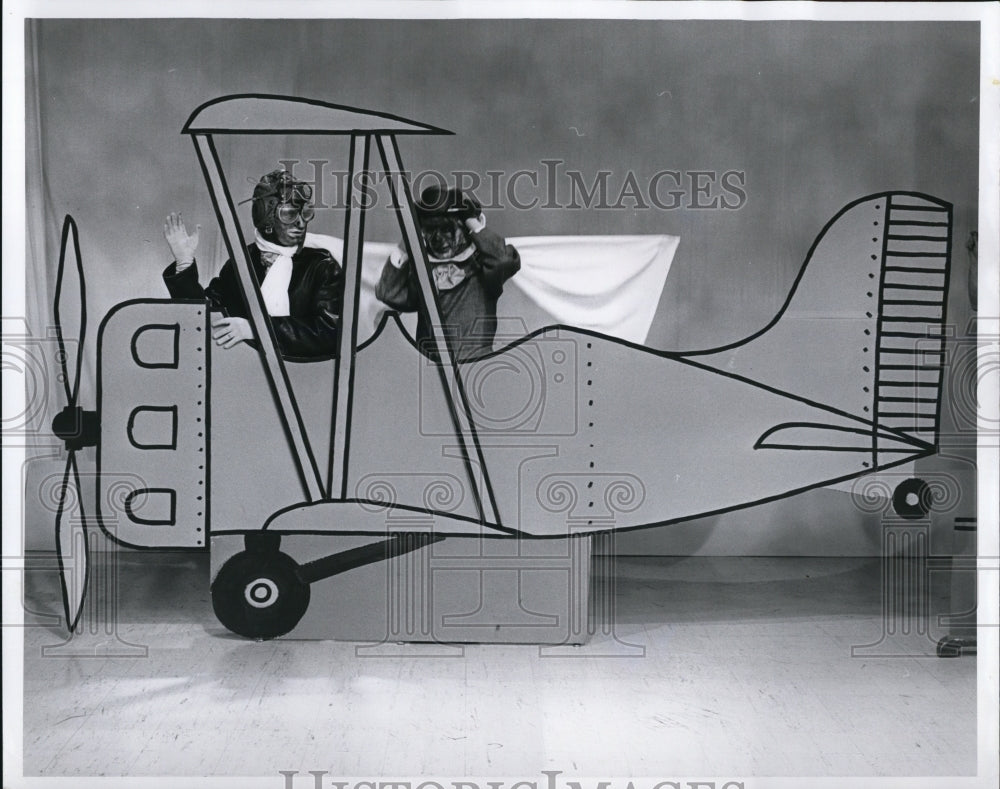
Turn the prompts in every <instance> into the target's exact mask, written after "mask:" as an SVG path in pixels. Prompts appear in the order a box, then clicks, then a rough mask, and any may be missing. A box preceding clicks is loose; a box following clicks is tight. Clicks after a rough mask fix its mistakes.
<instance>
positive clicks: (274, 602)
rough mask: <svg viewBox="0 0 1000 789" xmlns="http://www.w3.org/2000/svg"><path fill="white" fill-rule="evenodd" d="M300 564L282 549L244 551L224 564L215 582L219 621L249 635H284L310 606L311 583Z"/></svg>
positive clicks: (238, 632)
mask: <svg viewBox="0 0 1000 789" xmlns="http://www.w3.org/2000/svg"><path fill="white" fill-rule="evenodd" d="M298 569H299V566H298V564H296V562H295V560H294V559H292V557H291V556H289V555H288V554H284V553H281V552H279V551H243V552H242V553H238V554H236V555H235V556H233V557H232V558H231V559H230V560H229V561H227V562H226V563H225V564H224V565H222V569H220V570H219V574H218V575H217V576H216V577H215V582H214V583H213V584H212V608H213V609H214V610H215V615H216V616H217V617H218V618H219V621H220V622H221V623H222V624H223V625H225V626H226V628H228V629H229V630H232V631H233V632H234V633H236V634H237V635H240V636H244V637H246V638H255V639H267V638H277V637H278V636H283V635H285V634H286V633H288V632H291V630H292V629H293V628H294V627H295V626H296V625H297V624H298V623H299V620H300V619H302V615H303V614H304V613H305V612H306V609H307V608H308V607H309V584H307V583H304V582H303V581H302V580H301V579H300V578H299V574H298Z"/></svg>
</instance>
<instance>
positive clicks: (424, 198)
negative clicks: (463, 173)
mask: <svg viewBox="0 0 1000 789" xmlns="http://www.w3.org/2000/svg"><path fill="white" fill-rule="evenodd" d="M414 207H415V208H416V212H417V220H418V222H419V224H420V234H421V236H422V237H423V242H424V248H425V249H426V251H427V258H428V260H427V263H428V266H429V269H430V274H431V281H432V282H433V284H434V289H435V291H436V292H437V297H438V306H439V308H440V312H441V321H442V323H443V324H444V326H443V329H444V331H445V333H446V334H447V335H448V337H449V340H450V344H451V347H452V349H453V351H454V353H455V358H456V360H458V361H462V360H465V359H470V358H473V357H476V356H480V355H482V354H484V353H489V352H490V351H491V350H493V338H494V337H495V335H496V330H497V301H498V300H499V298H500V295H501V294H502V293H503V285H504V283H505V282H506V281H507V280H508V279H510V278H511V277H512V276H514V275H515V274H516V273H517V272H518V270H519V269H520V268H521V258H520V256H519V255H518V253H517V250H516V249H514V247H512V246H511V245H510V244H508V243H506V241H505V240H504V239H503V237H502V236H500V235H499V234H498V233H496V232H495V231H493V230H491V229H488V228H487V227H486V217H485V216H484V215H483V211H482V205H481V204H480V203H479V201H478V200H476V199H475V197H473V196H472V195H466V194H464V193H463V192H462V191H461V190H459V189H457V188H451V189H442V188H441V187H440V186H429V187H427V188H426V189H424V191H423V192H422V193H421V195H420V199H419V200H418V201H417V202H416V204H415V206H414ZM375 295H376V296H377V297H378V299H379V300H380V301H382V302H383V303H384V304H386V305H388V306H389V307H391V308H392V309H395V310H399V311H400V312H414V311H419V319H418V321H417V343H418V345H419V346H420V347H421V349H423V350H424V352H425V353H428V354H429V355H431V356H432V357H433V356H434V355H435V352H434V350H433V348H434V343H433V337H432V335H431V330H430V327H429V326H428V322H427V317H426V315H425V311H424V310H423V309H421V303H422V302H421V298H420V285H419V284H418V281H417V275H416V271H415V270H414V268H413V264H412V262H411V261H410V259H409V257H408V256H407V255H406V253H405V252H403V251H402V250H399V251H397V252H396V253H395V254H393V255H391V256H390V257H389V260H387V261H386V263H385V265H384V266H383V268H382V274H381V276H380V277H379V282H378V285H377V287H376V290H375Z"/></svg>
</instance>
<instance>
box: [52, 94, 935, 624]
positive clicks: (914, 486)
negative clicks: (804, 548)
mask: <svg viewBox="0 0 1000 789" xmlns="http://www.w3.org/2000/svg"><path fill="white" fill-rule="evenodd" d="M183 131H184V133H185V134H187V135H189V136H190V137H191V139H192V141H193V143H194V146H195V150H196V152H197V155H198V159H199V161H200V163H201V166H202V169H203V172H204V175H205V179H206V182H207V184H208V188H209V190H210V192H211V196H212V200H213V204H214V206H215V210H216V214H217V217H218V221H219V224H220V226H221V228H222V230H223V234H224V237H225V242H226V246H227V248H228V251H229V254H230V256H231V258H232V259H233V260H234V261H235V263H236V268H237V271H238V272H239V276H240V279H241V284H242V286H243V290H244V293H245V294H246V295H247V301H248V304H249V308H250V312H251V317H252V321H251V322H252V325H253V329H254V332H255V336H256V345H257V348H254V347H252V346H249V345H245V344H244V345H240V346H238V347H236V348H234V349H231V350H227V351H223V350H218V349H215V348H213V347H212V342H211V340H210V337H209V334H210V316H209V312H208V306H207V304H206V303H203V302H188V301H177V300H160V299H145V300H136V301H129V302H125V303H123V304H119V305H118V306H116V307H115V308H113V309H112V310H111V311H110V312H109V313H108V314H107V316H106V317H105V318H104V320H103V322H102V324H101V326H100V330H99V336H98V371H99V384H98V395H97V408H96V411H85V410H83V409H82V408H81V407H80V406H79V405H78V404H77V389H78V384H77V383H74V384H73V385H72V386H71V385H70V384H69V383H67V389H66V399H67V406H66V408H65V409H64V410H63V412H62V413H60V414H59V415H58V416H57V417H56V420H55V421H54V423H53V430H54V432H55V433H56V434H57V435H59V436H60V437H61V438H63V439H64V440H65V442H66V446H67V448H68V449H69V456H68V460H67V468H66V474H65V476H64V478H63V486H62V497H61V501H63V500H68V497H69V494H70V490H71V489H72V487H73V486H77V487H78V486H79V476H78V474H77V467H76V459H75V451H76V450H77V449H79V448H80V447H82V446H86V445H94V444H96V446H97V458H98V469H97V472H98V473H97V480H98V482H97V485H98V491H97V501H98V507H99V511H98V512H97V513H96V518H97V521H98V522H99V523H100V524H101V526H102V528H103V529H104V530H105V531H106V533H107V534H108V536H109V537H111V538H112V539H114V540H115V541H117V542H118V543H120V544H122V545H126V546H131V547H147V548H194V549H209V548H211V551H212V566H213V580H212V599H213V605H214V608H215V611H216V614H217V615H218V617H219V619H220V621H221V622H222V623H223V624H224V625H225V626H226V627H227V628H229V629H230V630H232V631H234V632H236V633H238V634H241V635H244V636H247V637H254V638H271V637H276V636H280V635H284V634H286V633H289V632H291V631H292V630H293V629H294V628H295V627H296V625H297V624H298V622H299V620H300V619H301V618H302V616H303V614H304V613H305V611H306V609H307V607H308V606H309V602H310V589H311V587H312V586H314V585H316V584H317V583H319V582H320V581H322V580H323V579H327V578H332V577H333V576H339V575H342V574H345V573H348V574H350V572H351V571H356V570H358V568H361V567H366V566H371V565H374V564H377V563H379V562H383V561H389V560H393V559H396V558H399V557H404V556H406V555H408V554H414V553H419V552H421V551H428V550H431V548H432V547H436V545H437V543H439V542H441V541H445V542H448V541H450V540H451V539H452V538H456V539H457V538H474V539H476V540H480V541H481V540H484V539H496V540H511V539H518V540H520V541H522V543H527V542H531V541H542V542H544V541H546V540H549V541H552V540H561V541H571V540H574V539H580V538H581V537H585V536H587V535H591V534H596V533H600V532H608V531H621V530H627V529H638V528H648V527H653V526H658V525H665V524H672V523H679V522H682V521H687V520H691V519H694V518H699V517H703V516H705V515H709V514H716V513H722V512H726V511H730V510H736V509H739V508H744V507H751V506H754V505H756V504H760V503H762V502H767V501H771V500H774V499H778V498H781V497H785V496H790V495H793V494H796V493H800V492H802V491H806V490H810V489H813V488H818V487H822V486H827V485H831V484H833V483H837V482H842V481H845V480H850V479H852V478H856V477H860V476H863V475H867V474H871V473H873V472H876V471H879V470H883V469H888V468H891V467H893V466H897V465H900V464H904V463H908V462H911V461H913V460H915V459H917V458H921V457H925V456H927V455H931V454H933V453H934V452H935V451H936V445H937V435H938V424H939V414H940V403H941V383H942V373H943V370H942V366H943V352H944V348H943V343H944V336H943V335H944V328H943V327H944V322H945V305H946V301H947V292H948V274H949V256H950V252H951V232H952V231H951V227H952V225H951V206H950V205H949V204H947V203H944V202H942V201H940V200H937V199H935V198H933V197H929V196H927V195H922V194H916V193H909V192H886V193H881V194H874V195H870V196H867V197H864V198H862V199H859V200H856V201H855V202H853V203H851V204H850V205H848V206H846V207H845V208H843V209H842V210H841V211H840V212H839V213H838V214H837V215H836V216H835V217H834V218H833V219H832V220H831V221H830V222H829V223H828V224H827V226H826V227H825V228H823V229H822V231H821V232H820V234H819V236H818V237H817V239H816V241H815V242H814V244H813V246H812V248H811V249H810V250H809V253H808V255H807V256H806V259H805V262H804V263H803V264H802V268H801V270H800V272H799V274H798V276H797V278H796V280H795V282H794V284H793V285H792V288H791V290H790V292H789V294H788V297H787V299H786V301H785V303H784V304H783V306H782V307H781V308H780V310H779V311H778V313H777V314H776V315H775V316H774V318H773V320H772V321H771V322H770V323H769V324H768V325H767V326H765V327H764V328H763V329H761V330H760V331H759V332H757V333H755V334H753V335H752V336H750V337H747V338H746V339H744V340H741V341H739V342H735V343H732V344H729V345H726V346H723V347H717V348H710V349H704V350H694V351H681V352H666V351H658V350H652V349H650V348H646V347H643V346H641V345H637V344H634V343H630V342H626V341H623V340H621V339H617V338H614V337H609V336H606V335H602V334H599V333H595V332H591V331H586V330H582V329H578V328H574V327H571V326H562V325H559V326H551V327H548V328H545V329H542V330H540V331H536V332H532V333H530V334H528V335H527V336H524V337H521V338H519V339H516V340H515V341H513V342H511V343H509V344H507V345H505V346H504V347H500V348H499V349H497V350H495V351H494V352H493V353H490V354H488V355H485V356H483V357H480V358H477V359H474V360H470V361H463V362H462V363H457V362H456V361H455V356H454V354H453V351H452V348H451V347H450V346H449V340H448V338H447V336H446V335H445V334H444V333H443V332H441V331H440V330H439V329H438V328H437V327H440V326H441V323H442V321H441V316H440V313H439V307H438V303H437V301H436V295H435V291H434V288H433V287H432V283H431V280H430V278H429V275H428V270H427V266H426V252H425V250H424V248H423V245H422V240H421V237H420V234H419V232H418V228H417V223H416V214H415V211H414V205H413V196H412V194H411V190H410V184H409V183H408V182H407V180H406V178H405V177H401V176H400V174H401V173H403V172H404V170H403V166H402V163H401V161H400V153H399V148H398V145H397V140H398V138H399V137H401V136H405V135H411V134H448V133H449V132H445V131H443V130H441V129H438V128H434V127H431V126H427V125H424V124H421V123H415V122H413V121H408V120H405V119H403V118H398V117H394V116H390V115H385V114H380V113H373V112H365V111H360V110H356V109H351V108H347V107H341V106H337V105H333V104H327V103H324V102H319V101H306V100H302V99H295V98H288V97H278V96H259V95H254V96H235V97H224V98H221V99H218V100H216V101H212V102H209V103H207V104H205V105H203V106H202V107H200V108H199V109H198V110H196V111H195V112H194V114H192V116H191V117H190V119H189V120H188V122H187V124H186V125H185V127H184V130H183ZM274 134H286V135H299V134H303V135H347V136H349V138H350V143H351V147H350V160H351V177H350V178H348V181H347V183H348V184H355V183H356V182H355V177H354V176H355V174H357V173H362V172H370V171H372V169H373V168H374V164H373V162H374V161H377V162H378V165H379V166H380V168H381V169H382V170H384V172H385V173H386V174H391V175H392V177H390V178H388V180H387V183H388V184H389V189H390V191H391V198H392V205H393V208H394V210H395V213H396V216H397V217H398V220H399V225H400V228H401V231H402V235H403V238H404V242H405V246H406V248H407V252H408V253H409V255H410V256H411V258H412V259H413V260H414V261H416V263H417V265H416V266H415V269H416V272H417V274H418V277H419V284H420V291H421V294H422V298H423V301H424V304H425V309H426V311H427V314H428V316H429V318H430V321H429V323H430V325H432V326H433V327H435V331H434V332H433V342H434V350H435V351H436V353H435V354H423V353H421V352H420V351H418V350H417V348H416V345H415V343H414V341H413V339H412V337H411V336H410V334H409V333H408V332H407V331H406V329H405V328H404V326H403V324H402V323H401V322H400V318H399V316H398V315H397V314H395V313H388V314H387V315H386V316H384V317H383V319H382V322H381V324H380V325H379V327H378V329H377V331H376V332H375V334H374V335H373V336H372V337H371V338H369V339H367V340H365V341H364V342H360V343H359V341H358V333H359V329H358V303H359V294H360V290H361V260H362V247H363V243H364V228H365V222H364V214H365V210H364V207H363V206H361V205H359V204H355V203H356V202H357V201H354V200H351V199H350V196H349V198H348V209H347V210H348V216H347V222H346V225H345V228H346V230H345V239H344V248H343V255H342V257H341V260H342V261H343V271H344V277H343V279H344V288H345V290H344V299H343V304H344V309H343V315H342V334H341V338H340V349H339V354H338V358H336V359H320V360H309V361H302V360H290V359H284V358H282V356H281V354H280V353H279V352H278V350H277V345H276V343H275V339H274V336H273V334H272V330H271V328H270V325H269V321H268V319H267V313H266V310H265V308H264V305H263V303H262V300H261V297H260V293H259V288H258V287H257V286H256V283H255V282H254V280H253V273H252V267H251V265H250V261H249V258H248V256H247V254H246V238H245V237H244V233H243V231H242V229H241V227H240V223H239V221H238V215H237V210H236V205H235V201H234V197H233V195H232V194H231V193H230V189H229V185H228V181H227V179H226V176H225V174H224V172H223V168H222V164H221V162H220V157H219V155H218V152H217V150H216V141H217V140H218V139H219V138H224V137H226V136H227V135H274ZM70 237H72V239H73V241H74V244H75V239H76V235H75V226H73V225H72V220H70V219H69V218H68V217H67V224H66V228H65V231H64V235H63V246H64V257H63V260H62V261H61V265H60V272H59V280H58V284H57V288H56V316H57V320H58V316H59V314H60V310H59V306H60V302H61V301H62V300H63V299H67V298H71V297H76V298H79V299H81V300H82V299H83V298H84V290H83V271H82V268H80V267H79V264H78V266H77V268H76V269H75V270H74V269H73V268H72V267H69V266H66V265H63V264H64V263H65V251H66V248H67V245H68V239H69V238H70ZM77 260H79V256H77ZM71 276H75V277H76V278H77V280H78V282H77V286H76V290H77V292H76V293H72V292H71V291H72V290H73V287H72V285H67V284H66V283H65V282H64V279H66V278H69V277H71ZM61 331H62V330H61V329H60V337H61ZM83 331H84V327H83V326H82V325H81V326H80V327H79V333H80V337H81V339H82V336H83ZM80 345H81V346H82V343H81V344H80ZM258 349H259V350H258ZM432 356H433V357H434V358H431V357H432ZM63 358H65V354H64V355H63ZM435 359H436V360H435ZM779 359H780V360H781V363H780V364H777V363H776V361H777V360H779ZM437 360H440V361H437ZM79 365H80V360H79V358H77V359H76V361H75V369H73V370H69V369H64V378H65V380H66V381H67V382H69V381H77V382H78V380H79ZM64 366H66V362H64ZM70 373H72V374H70ZM637 423H639V424H641V426H642V427H641V429H635V426H636V424H637ZM98 425H99V429H98ZM626 437H627V438H626ZM116 497H117V499H116ZM75 499H76V501H80V497H79V495H76V497H75ZM112 499H115V500H117V501H119V503H120V506H117V507H115V506H112V505H109V504H108V502H109V501H111V500H112ZM894 503H895V504H896V505H897V509H899V510H900V512H901V514H906V513H907V512H909V513H910V514H913V513H914V512H918V513H919V512H924V513H925V512H926V510H927V508H928V507H929V504H930V501H929V493H928V491H927V488H926V485H924V484H923V483H921V482H920V481H919V480H907V482H905V483H903V485H901V486H900V488H899V489H897V491H896V495H895V496H894ZM63 515H64V513H63V507H62V506H60V509H59V512H58V513H57V516H56V536H57V545H58V546H60V561H61V563H62V564H61V567H62V580H63V592H64V602H65V607H66V615H67V622H68V623H69V625H70V627H71V629H72V628H73V627H74V626H75V624H76V621H77V619H78V617H79V614H80V609H81V606H82V602H83V595H84V590H85V587H86V579H85V573H86V555H85V554H84V555H83V556H82V557H80V556H79V554H78V552H77V553H75V554H74V553H73V552H72V551H70V550H69V549H68V548H67V546H69V545H71V544H73V540H72V534H71V529H72V528H73V527H71V526H70V524H69V520H70V519H69V518H66V517H63ZM296 541H298V542H296ZM307 543H308V545H309V546H310V547H309V548H308V549H305V548H302V547H301V546H302V545H306V544H307ZM83 544H84V545H86V542H84V543H83ZM519 544H521V543H519ZM296 545H298V546H299V547H298V548H295V546H296ZM345 546H346V547H345ZM333 547H336V550H331V548H333ZM81 571H82V576H81Z"/></svg>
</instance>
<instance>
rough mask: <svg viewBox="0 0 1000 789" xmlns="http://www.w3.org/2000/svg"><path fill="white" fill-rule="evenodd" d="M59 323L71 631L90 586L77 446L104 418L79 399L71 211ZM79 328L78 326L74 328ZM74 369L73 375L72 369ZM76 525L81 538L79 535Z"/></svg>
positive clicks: (63, 526) (61, 495) (62, 257)
mask: <svg viewBox="0 0 1000 789" xmlns="http://www.w3.org/2000/svg"><path fill="white" fill-rule="evenodd" d="M70 241H72V244H73V250H72V252H73V257H74V258H75V261H76V265H75V266H72V265H71V266H67V264H66V253H67V251H68V248H69V242H70ZM72 300H75V303H77V304H78V305H79V308H80V312H79V321H78V324H79V325H75V326H74V325H72V323H73V318H72V311H69V313H70V314H69V315H67V314H66V313H67V309H64V308H68V307H69V306H70V305H71V304H73V303H74V302H73V301H72ZM53 314H54V316H55V323H56V343H57V344H58V353H57V359H58V361H59V367H60V370H61V377H60V380H61V381H62V384H63V391H64V392H65V394H66V406H65V407H64V408H63V409H62V411H60V412H59V413H58V414H56V416H55V418H54V419H53V420H52V432H53V433H54V434H55V435H56V436H58V437H59V438H60V439H61V440H62V441H63V443H64V444H65V445H66V450H67V452H68V455H67V458H66V470H65V471H64V472H63V476H62V481H61V482H60V484H59V488H58V489H57V491H56V502H57V504H56V554H57V556H58V559H59V580H60V583H61V585H62V598H63V609H64V610H65V613H66V624H67V626H68V627H69V630H70V631H71V632H72V631H73V630H74V629H75V628H76V625H77V622H78V621H79V619H80V613H81V611H82V610H83V600H84V596H85V595H86V592H87V576H88V558H89V557H88V554H89V547H88V545H87V534H86V516H85V514H84V510H83V493H82V490H81V489H80V472H79V470H78V469H77V465H76V453H77V450H79V449H83V448H84V447H92V446H96V445H97V439H98V435H99V432H100V422H99V420H98V418H97V412H96V411H85V410H83V409H82V408H80V406H79V405H77V397H78V395H79V393H80V368H81V366H82V363H83V341H84V336H85V335H86V331H87V298H86V287H85V284H84V279H83V260H82V258H81V257H80V239H79V235H78V233H77V229H76V222H74V221H73V217H71V216H69V215H68V214H67V215H66V219H65V220H64V221H63V228H62V240H61V242H60V247H59V268H58V270H57V273H56V292H55V299H54V301H53ZM64 318H65V322H66V326H65V329H68V330H69V332H70V334H69V336H73V335H74V334H75V336H76V355H75V359H74V360H73V363H72V368H71V367H70V355H69V354H68V353H67V352H66V342H65V337H66V333H65V331H64ZM74 330H75V331H74ZM71 371H72V375H71V374H70V373H71ZM77 526H79V527H80V529H81V530H82V533H81V536H82V538H83V539H77V534H78V532H77Z"/></svg>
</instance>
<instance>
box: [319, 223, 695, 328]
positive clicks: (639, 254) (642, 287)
mask: <svg viewBox="0 0 1000 789" xmlns="http://www.w3.org/2000/svg"><path fill="white" fill-rule="evenodd" d="M679 241H680V239H679V238H678V237H677V236H667V235H650V236H528V237H522V238H509V239H507V243H509V244H512V245H513V246H514V247H515V248H516V249H517V251H518V252H519V253H520V255H521V270H520V271H519V272H518V273H517V274H516V275H515V276H514V277H513V279H511V280H509V281H508V282H507V283H506V285H505V286H504V295H503V296H502V297H501V298H500V302H499V304H498V305H497V313H498V319H499V329H498V332H497V345H498V346H499V345H503V344H506V343H507V342H509V341H511V340H514V339H517V338H518V337H522V336H524V335H525V334H527V333H529V332H531V331H533V330H535V329H538V328H541V327H543V326H547V325H552V324H564V325H568V326H575V327H578V328H581V329H590V330H593V331H597V332H600V333H602V334H607V335H610V336H612V337H618V338H621V339H623V340H628V341H630V342H635V343H639V344H642V343H645V341H646V336H647V334H648V333H649V327H650V325H651V324H652V322H653V316H654V315H655V314H656V307H657V305H658V304H659V301H660V294H661V292H662V291H663V286H664V284H665V282H666V279H667V274H668V272H669V271H670V265H671V263H672V262H673V259H674V254H675V253H676V251H677V245H678V243H679ZM306 245H307V246H313V247H321V248H324V249H327V250H328V251H329V252H330V253H331V254H332V255H333V256H334V257H335V258H336V259H337V260H341V259H342V257H343V251H344V246H343V241H342V240H341V239H339V238H335V237H333V236H323V235H319V234H314V233H309V234H307V236H306ZM395 249H396V245H395V244H386V243H374V242H373V243H367V244H365V246H364V250H363V261H362V273H361V300H360V304H359V311H358V342H359V343H361V342H364V341H365V340H366V339H368V338H369V337H370V336H371V335H372V333H373V332H374V330H375V328H376V326H377V325H378V322H379V320H380V319H381V317H382V313H383V312H385V310H386V307H385V305H384V304H382V303H381V302H379V301H378V299H376V298H375V286H376V284H377V283H378V279H379V275H380V274H381V271H382V266H383V265H384V264H385V262H386V260H387V259H388V258H389V255H390V254H391V253H392V252H393V250H395ZM404 324H405V325H407V326H408V327H409V329H410V330H411V332H412V330H413V327H414V325H415V318H414V317H413V316H404Z"/></svg>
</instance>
